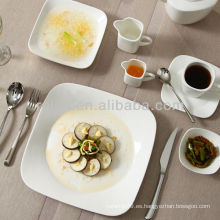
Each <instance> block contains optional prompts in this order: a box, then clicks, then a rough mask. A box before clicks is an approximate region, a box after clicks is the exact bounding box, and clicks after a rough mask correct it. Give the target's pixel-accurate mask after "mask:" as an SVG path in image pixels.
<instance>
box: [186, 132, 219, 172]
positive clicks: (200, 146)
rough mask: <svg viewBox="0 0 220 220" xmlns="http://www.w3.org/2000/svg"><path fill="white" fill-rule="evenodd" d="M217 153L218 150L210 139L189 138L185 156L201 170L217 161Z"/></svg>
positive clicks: (200, 137)
mask: <svg viewBox="0 0 220 220" xmlns="http://www.w3.org/2000/svg"><path fill="white" fill-rule="evenodd" d="M216 153H217V152H216V148H215V147H214V145H213V143H212V142H210V141H209V140H208V139H206V138H204V137H202V136H197V137H194V138H188V141H187V143H186V152H185V156H186V158H187V160H188V161H189V162H190V163H191V164H192V165H193V166H196V167H199V168H205V167H207V166H209V165H210V164H211V163H212V161H213V160H214V159H215V157H216Z"/></svg>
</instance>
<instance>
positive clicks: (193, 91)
mask: <svg viewBox="0 0 220 220" xmlns="http://www.w3.org/2000/svg"><path fill="white" fill-rule="evenodd" d="M191 66H201V67H203V68H205V69H207V70H208V71H209V73H210V75H211V82H210V84H209V86H208V87H207V88H205V89H197V88H194V87H192V86H190V85H189V84H188V83H187V82H186V79H185V72H186V70H187V69H188V68H189V67H191ZM215 75H216V73H215V69H214V68H213V67H212V65H209V64H207V63H203V62H191V63H189V64H188V65H187V66H186V67H185V68H184V71H183V74H182V88H183V92H184V93H186V94H187V95H189V96H191V97H195V98H197V97H200V96H201V95H203V94H205V93H206V92H209V91H210V90H211V89H215V90H217V89H218V90H219V91H220V83H219V84H217V83H216V82H215ZM198 80H200V76H198Z"/></svg>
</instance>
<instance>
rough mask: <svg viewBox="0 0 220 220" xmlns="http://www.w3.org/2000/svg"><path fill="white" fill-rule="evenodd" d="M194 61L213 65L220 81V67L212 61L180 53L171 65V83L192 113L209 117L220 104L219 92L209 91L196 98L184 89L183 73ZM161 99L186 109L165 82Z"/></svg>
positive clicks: (167, 103) (168, 103) (175, 106)
mask: <svg viewBox="0 0 220 220" xmlns="http://www.w3.org/2000/svg"><path fill="white" fill-rule="evenodd" d="M192 62H204V63H206V64H209V65H211V66H212V67H213V68H214V69H215V72H216V80H217V81H219V82H220V69H219V68H218V67H217V66H214V65H213V64H211V63H208V62H206V61H204V60H200V59H198V58H196V57H192V56H187V55H180V56H177V57H175V58H174V59H173V61H172V62H171V63H170V65H169V68H168V69H169V71H170V74H171V84H172V85H173V86H174V87H175V89H176V91H177V92H178V95H179V96H180V98H181V99H182V100H183V102H184V103H185V105H186V107H187V108H188V109H189V111H190V112H191V114H192V115H195V116H197V117H200V118H208V117H210V116H212V115H213V113H214V112H215V111H216V108H217V106H218V104H219V99H220V97H219V93H214V92H211V91H210V92H207V93H205V94H204V95H202V96H200V97H198V98H194V97H191V96H188V95H186V94H185V93H184V92H183V89H182V74H183V72H184V69H185V67H186V66H187V65H188V64H189V63H192ZM161 99H162V101H163V102H164V103H165V104H166V105H168V106H169V107H170V108H173V109H177V110H179V111H184V109H183V107H182V106H181V105H180V104H179V101H178V99H177V98H176V96H175V95H174V94H173V91H172V89H171V88H170V87H169V86H168V85H166V84H164V85H163V87H162V90H161Z"/></svg>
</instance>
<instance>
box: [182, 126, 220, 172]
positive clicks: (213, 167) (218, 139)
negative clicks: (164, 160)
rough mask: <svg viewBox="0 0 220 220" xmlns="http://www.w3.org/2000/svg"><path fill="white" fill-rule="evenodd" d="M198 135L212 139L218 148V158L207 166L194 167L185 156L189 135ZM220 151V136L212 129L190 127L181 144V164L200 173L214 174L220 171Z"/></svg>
mask: <svg viewBox="0 0 220 220" xmlns="http://www.w3.org/2000/svg"><path fill="white" fill-rule="evenodd" d="M196 136H203V137H205V138H207V139H208V140H210V141H211V142H212V143H213V144H214V146H215V147H216V148H217V156H216V158H215V159H214V160H213V161H212V163H211V164H210V165H209V166H208V167H206V168H197V167H194V166H193V165H192V164H191V163H190V162H189V161H188V160H187V159H186V156H185V152H186V142H187V140H188V138H189V137H192V138H193V137H196ZM219 152H220V136H219V135H218V134H216V133H214V132H212V131H209V130H206V129H202V128H190V129H189V130H187V131H186V133H185V134H184V136H183V138H182V140H181V142H180V146H179V160H180V162H181V164H182V165H183V166H184V167H185V168H187V169H189V170H191V171H193V172H195V173H200V174H213V173H215V172H217V171H218V169H219V168H220V156H219Z"/></svg>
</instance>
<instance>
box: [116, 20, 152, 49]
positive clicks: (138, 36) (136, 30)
mask: <svg viewBox="0 0 220 220" xmlns="http://www.w3.org/2000/svg"><path fill="white" fill-rule="evenodd" d="M113 25H114V27H115V28H116V30H117V31H118V40H117V46H118V48H119V49H121V50H123V51H125V52H128V53H135V52H137V50H138V48H139V46H147V45H150V44H151V43H152V39H151V38H150V37H148V36H145V35H143V30H144V25H143V23H142V22H141V21H139V20H137V19H135V18H131V17H127V18H124V19H122V20H116V21H114V23H113Z"/></svg>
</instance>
